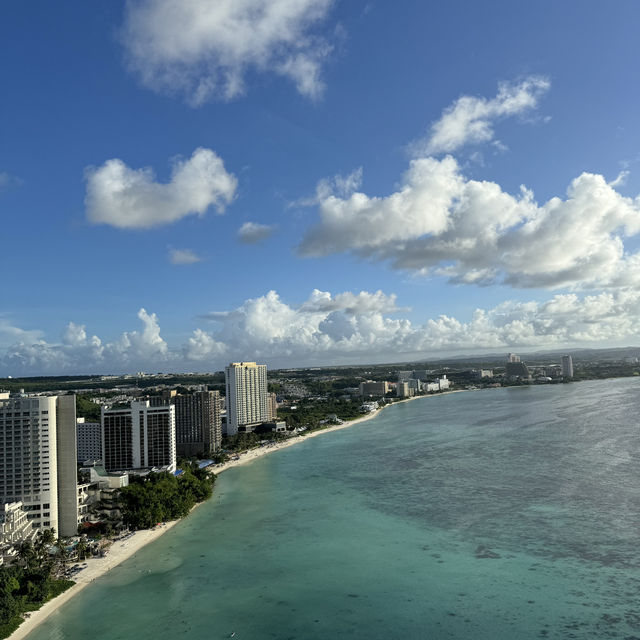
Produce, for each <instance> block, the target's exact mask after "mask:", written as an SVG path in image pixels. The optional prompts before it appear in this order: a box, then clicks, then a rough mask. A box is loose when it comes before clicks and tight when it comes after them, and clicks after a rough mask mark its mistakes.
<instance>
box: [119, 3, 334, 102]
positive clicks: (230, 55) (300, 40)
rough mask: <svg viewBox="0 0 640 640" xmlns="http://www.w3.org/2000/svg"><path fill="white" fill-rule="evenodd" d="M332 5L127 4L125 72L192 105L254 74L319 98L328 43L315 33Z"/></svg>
mask: <svg viewBox="0 0 640 640" xmlns="http://www.w3.org/2000/svg"><path fill="white" fill-rule="evenodd" d="M332 4H333V0H217V1H216V2H211V1H210V0H140V1H138V2H133V1H132V0H129V1H128V2H127V7H126V15H125V22H124V27H123V30H122V40H123V43H124V45H125V47H126V51H127V58H128V62H129V66H130V68H131V69H132V70H133V71H134V72H135V73H136V74H137V75H139V77H140V79H141V80H142V83H143V84H144V85H146V86H147V87H149V88H151V89H154V90H156V91H164V92H167V93H182V94H184V95H185V96H186V98H187V100H188V101H189V102H190V103H191V104H192V105H194V106H198V105H201V104H203V103H204V102H206V101H207V100H209V99H213V98H222V99H226V100H230V99H232V98H235V97H236V96H238V95H239V94H241V93H242V92H243V91H244V88H245V79H246V77H247V76H248V75H249V74H250V73H253V72H270V73H275V74H277V75H280V76H284V77H288V78H290V79H291V80H293V82H294V83H295V85H296V87H297V89H298V91H299V92H300V93H301V94H303V95H305V96H308V97H311V98H316V97H318V96H319V95H320V94H321V93H322V91H323V88H324V85H323V82H322V79H321V67H322V63H323V61H324V60H325V58H326V57H327V55H328V54H329V52H330V46H329V45H328V43H327V42H326V41H325V40H324V39H323V38H322V37H320V36H318V35H317V34H316V33H314V28H315V27H316V26H317V25H318V24H319V23H320V22H321V21H322V20H323V19H324V18H325V17H326V15H327V13H328V11H329V9H330V8H331V6H332Z"/></svg>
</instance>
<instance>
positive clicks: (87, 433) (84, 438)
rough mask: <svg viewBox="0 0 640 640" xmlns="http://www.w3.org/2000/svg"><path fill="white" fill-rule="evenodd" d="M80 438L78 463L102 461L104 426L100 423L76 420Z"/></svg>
mask: <svg viewBox="0 0 640 640" xmlns="http://www.w3.org/2000/svg"><path fill="white" fill-rule="evenodd" d="M76 431H77V437H78V462H79V463H83V462H84V461H85V460H102V425H101V424H100V423H99V422H85V419H84V418H78V419H77V420H76Z"/></svg>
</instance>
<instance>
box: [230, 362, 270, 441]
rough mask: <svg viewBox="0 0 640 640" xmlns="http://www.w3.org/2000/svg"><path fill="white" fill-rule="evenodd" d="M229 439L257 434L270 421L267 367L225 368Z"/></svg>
mask: <svg viewBox="0 0 640 640" xmlns="http://www.w3.org/2000/svg"><path fill="white" fill-rule="evenodd" d="M225 380H226V391H227V435H229V436H233V435H236V434H237V433H241V432H246V431H253V428H254V427H255V426H256V425H259V424H261V423H263V422H268V421H269V414H270V412H269V401H268V394H267V365H266V364H256V363H255V362H232V363H231V364H230V365H229V366H228V367H226V368H225Z"/></svg>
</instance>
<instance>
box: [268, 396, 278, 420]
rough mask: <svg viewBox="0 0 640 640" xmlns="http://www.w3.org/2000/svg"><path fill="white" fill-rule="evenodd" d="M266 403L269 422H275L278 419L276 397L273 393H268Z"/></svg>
mask: <svg viewBox="0 0 640 640" xmlns="http://www.w3.org/2000/svg"><path fill="white" fill-rule="evenodd" d="M267 402H268V403H269V421H270V422H275V421H276V420H277V419H278V396H276V394H275V393H268V394H267Z"/></svg>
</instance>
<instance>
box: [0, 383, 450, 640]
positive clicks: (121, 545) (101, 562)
mask: <svg viewBox="0 0 640 640" xmlns="http://www.w3.org/2000/svg"><path fill="white" fill-rule="evenodd" d="M460 391H461V390H455V391H449V392H447V393H459V392H460ZM428 397H435V396H415V397H413V398H406V399H404V400H400V401H397V402H394V403H392V404H387V405H384V406H383V407H381V408H380V409H378V410H376V411H372V412H370V413H368V414H365V415H363V416H362V417H361V418H356V419H355V420H349V421H347V422H343V423H341V424H337V425H334V426H331V427H327V428H325V429H319V430H317V431H312V432H310V433H307V434H305V435H298V436H293V437H291V438H289V439H287V440H286V441H284V442H278V443H274V444H271V445H265V446H262V447H258V448H255V449H249V450H248V451H245V452H243V453H241V454H239V455H238V459H237V460H229V461H228V462H225V463H224V464H220V465H217V466H214V467H211V471H212V473H215V474H216V475H217V474H219V473H222V472H223V471H226V470H227V469H231V468H233V467H237V466H239V465H242V464H246V463H247V462H252V461H253V460H256V459H257V458H261V457H262V456H265V455H267V454H269V453H272V452H274V451H278V450H280V449H284V448H286V447H291V446H293V445H295V444H298V443H300V442H304V441H305V440H306V439H308V438H315V437H317V436H320V435H322V434H325V433H330V432H332V431H338V430H340V429H346V428H348V427H351V426H353V425H355V424H360V423H362V422H366V421H368V420H371V419H372V418H375V417H376V416H377V415H379V414H380V412H381V411H383V410H384V409H386V408H387V407H390V406H393V405H395V404H400V403H401V402H410V401H412V400H418V399H419V398H428ZM201 504H202V503H201ZM197 506H198V505H196V507H194V508H197ZM178 522H180V520H174V521H172V522H167V523H164V524H162V525H158V526H157V527H155V528H154V529H145V530H142V531H136V532H134V533H132V534H130V535H129V537H127V538H126V539H125V540H116V541H115V542H114V543H113V544H112V545H111V547H110V548H109V550H108V552H107V554H106V556H105V557H104V558H91V559H88V560H86V565H87V566H86V567H85V568H84V569H83V570H82V571H80V572H79V573H77V574H76V575H75V576H74V580H75V582H76V584H74V585H73V586H72V587H71V588H70V589H67V591H65V592H64V593H62V594H60V595H59V596H58V597H56V598H54V599H53V600H50V601H49V602H47V603H46V604H45V605H43V606H42V607H41V608H40V609H38V610H37V611H33V612H32V613H31V614H30V615H29V617H27V618H25V621H24V622H23V623H22V624H21V625H20V626H19V627H18V629H16V630H15V631H14V632H13V633H12V634H11V635H10V636H9V640H22V638H25V637H26V636H27V635H28V634H29V633H30V632H31V631H33V630H34V629H35V628H36V627H37V626H39V625H40V624H42V623H43V622H44V621H45V620H46V619H47V618H48V617H49V616H50V615H51V614H52V613H53V612H54V611H56V610H57V609H58V608H59V607H61V606H62V605H63V604H64V603H65V602H67V601H69V600H70V599H71V598H73V597H74V596H75V595H76V594H77V593H79V592H80V591H82V589H84V588H85V587H86V586H87V585H89V584H91V583H92V582H93V581H94V580H95V579H97V578H99V577H100V576H102V575H104V574H105V573H107V572H108V571H110V570H111V569H113V567H115V566H117V565H119V564H120V563H121V562H124V561H125V560H127V559H128V558H131V557H132V556H134V555H135V554H136V553H137V552H138V551H139V550H140V549H142V547H144V546H146V545H147V544H149V543H150V542H153V541H154V540H156V539H157V538H159V537H160V536H161V535H162V534H163V533H166V532H167V531H168V530H169V529H171V528H172V527H173V526H175V525H176V524H178ZM79 564H82V563H79Z"/></svg>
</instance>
